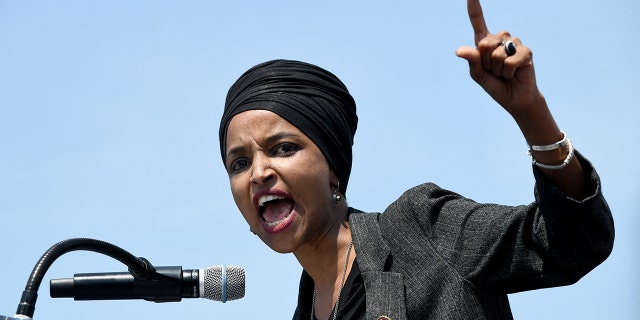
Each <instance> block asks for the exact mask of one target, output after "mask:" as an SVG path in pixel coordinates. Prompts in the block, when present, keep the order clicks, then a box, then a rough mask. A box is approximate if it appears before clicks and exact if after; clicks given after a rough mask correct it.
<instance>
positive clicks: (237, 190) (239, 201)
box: [229, 177, 253, 220]
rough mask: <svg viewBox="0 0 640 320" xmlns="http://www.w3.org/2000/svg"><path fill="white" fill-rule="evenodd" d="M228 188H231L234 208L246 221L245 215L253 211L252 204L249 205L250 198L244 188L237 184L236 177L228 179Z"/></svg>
mask: <svg viewBox="0 0 640 320" xmlns="http://www.w3.org/2000/svg"><path fill="white" fill-rule="evenodd" d="M229 186H230V187H231V195H232V196H233V201H234V202H235V203H236V206H237V207H238V209H239V210H240V212H241V213H242V216H243V217H244V218H245V220H247V215H248V214H249V213H250V212H251V211H252V210H253V204H252V203H251V200H250V196H249V195H248V192H247V191H246V188H245V187H244V186H243V185H242V184H240V183H239V181H238V179H237V177H234V178H231V179H230V181H229ZM248 199H249V200H248Z"/></svg>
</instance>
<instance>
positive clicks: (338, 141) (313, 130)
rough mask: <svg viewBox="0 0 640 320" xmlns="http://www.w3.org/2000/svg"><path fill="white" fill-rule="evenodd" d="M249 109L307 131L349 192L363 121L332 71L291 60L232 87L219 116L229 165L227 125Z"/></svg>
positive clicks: (257, 70) (259, 69) (260, 68)
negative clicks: (354, 149)
mask: <svg viewBox="0 0 640 320" xmlns="http://www.w3.org/2000/svg"><path fill="white" fill-rule="evenodd" d="M248 110H268V111H271V112H273V113H275V114H277V115H279V116H280V117H282V118H283V119H285V120H287V121H288V122H289V123H291V124H292V125H294V126H295V127H297V128H298V129H299V130H300V131H302V132H303V133H304V134H305V135H306V136H307V137H309V139H311V141H313V142H314V143H315V145H316V146H318V148H319V149H320V151H321V152H322V154H323V155H324V157H325V158H326V159H327V162H328V164H329V167H330V169H331V170H332V171H333V172H334V173H335V175H336V176H337V178H338V181H339V182H340V189H341V191H342V192H343V193H344V194H346V190H347V184H348V181H349V175H350V174H351V164H352V160H353V154H352V150H351V147H352V146H353V137H354V135H355V132H356V127H357V125H358V116H357V115H356V104H355V102H354V100H353V97H351V95H350V94H349V91H348V90H347V88H346V86H345V85H344V84H343V83H342V81H340V79H338V78H337V77H336V76H335V75H333V74H332V73H331V72H329V71H327V70H324V69H322V68H320V67H318V66H315V65H312V64H309V63H305V62H300V61H291V60H273V61H267V62H264V63H261V64H258V65H256V66H254V67H253V68H251V69H249V70H248V71H246V72H245V73H244V74H243V75H242V76H240V78H239V79H238V80H236V82H235V83H234V84H233V85H232V86H231V88H230V89H229V92H228V93H227V99H226V102H225V106H224V112H223V114H222V119H221V120H220V131H219V138H220V153H221V155H222V161H223V163H226V143H227V128H228V127H229V123H230V122H231V118H233V116H235V115H237V114H239V113H241V112H244V111H248Z"/></svg>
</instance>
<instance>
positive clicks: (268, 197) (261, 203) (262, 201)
mask: <svg viewBox="0 0 640 320" xmlns="http://www.w3.org/2000/svg"><path fill="white" fill-rule="evenodd" d="M278 199H284V198H283V197H280V196H276V195H273V194H267V195H264V196H262V197H260V199H258V205H259V206H261V207H262V206H264V204H265V203H267V202H269V201H273V200H278Z"/></svg>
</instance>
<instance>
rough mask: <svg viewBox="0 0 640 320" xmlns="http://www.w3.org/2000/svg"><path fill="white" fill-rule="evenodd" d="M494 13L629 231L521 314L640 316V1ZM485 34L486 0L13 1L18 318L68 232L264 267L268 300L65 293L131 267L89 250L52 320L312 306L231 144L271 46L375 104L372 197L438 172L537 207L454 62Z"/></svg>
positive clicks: (366, 168)
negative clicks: (101, 297)
mask: <svg viewBox="0 0 640 320" xmlns="http://www.w3.org/2000/svg"><path fill="white" fill-rule="evenodd" d="M483 5H484V11H485V17H486V19H487V23H488V25H489V28H490V30H492V31H494V32H497V31H501V30H505V29H508V30H509V31H511V33H512V34H513V35H515V36H518V37H520V38H521V39H522V41H523V42H524V43H525V44H526V45H528V46H530V47H531V48H532V50H533V52H534V60H535V64H536V68H537V76H538V82H539V86H540V87H541V90H542V91H543V93H544V94H545V96H546V97H547V100H548V102H549V104H550V106H551V108H552V111H553V112H554V114H555V116H556V120H557V121H558V123H559V124H560V127H561V128H562V129H563V130H564V131H565V132H566V133H567V134H568V135H569V136H570V137H571V138H572V140H573V142H574V145H575V146H576V147H577V148H578V149H579V150H580V151H581V152H582V153H583V154H585V155H586V156H587V157H588V158H589V159H590V160H591V161H592V162H593V163H594V165H595V167H596V169H597V170H598V172H599V173H600V175H601V178H602V181H603V192H604V194H605V196H606V197H607V199H608V201H609V203H610V206H611V208H612V210H613V214H614V217H615V222H616V227H617V238H616V244H615V248H614V252H613V254H612V255H611V257H610V258H609V259H608V260H607V261H606V262H605V263H603V264H602V265H600V266H599V267H598V268H596V269H595V270H594V271H593V272H592V273H590V274H589V275H587V276H586V277H585V278H583V279H582V280H581V281H580V282H578V283H577V284H576V285H573V286H569V287H563V288H554V289H546V290H540V291H534V292H527V293H519V294H514V295H511V296H510V299H511V301H512V308H513V313H514V316H515V318H516V319H518V320H523V319H530V320H533V319H536V320H537V319H594V320H595V319H639V318H640V307H639V305H640V276H639V275H638V270H639V267H640V266H639V263H640V249H639V246H638V244H639V243H640V236H639V234H640V232H638V229H639V228H640V182H638V181H639V178H640V170H639V169H638V163H639V159H640V144H639V143H638V137H640V126H639V125H638V121H639V119H640V112H639V109H640V104H639V103H638V101H640V62H639V59H638V52H639V51H640V47H639V44H640V32H638V31H639V30H640V20H639V19H638V17H637V16H638V12H640V4H639V3H638V2H637V1H632V0H612V1H591V0H587V1H552V0H539V1H505V0H501V1H485V3H483ZM472 41H473V35H472V31H471V26H470V24H469V22H468V20H467V13H466V5H465V1H464V0H456V1H395V2H391V1H385V2H376V1H321V2H310V1H253V2H249V1H224V2H222V1H193V0H187V1H122V0H117V1H80V0H76V1H30V0H22V1H10V0H0V227H1V230H2V240H1V241H0V257H1V258H2V271H3V272H2V273H1V274H0V314H3V315H13V314H14V313H15V309H16V306H17V304H18V302H19V300H20V294H21V293H22V290H23V289H24V285H25V283H26V280H27V278H28V276H29V273H30V272H31V269H32V268H33V266H34V265H35V263H36V261H37V260H38V259H39V258H40V256H41V255H42V254H43V253H44V252H45V251H46V250H47V249H48V248H49V247H50V246H51V245H53V244H54V243H56V242H58V241H61V240H64V239H67V238H73V237H91V238H97V239H101V240H105V241H108V242H111V243H113V244H116V245H119V246H121V247H123V248H124V249H126V250H128V251H130V252H131V253H133V254H135V255H137V256H143V257H146V258H148V259H149V260H150V261H151V262H152V263H154V264H155V265H182V266H183V267H185V268H202V267H207V266H210V265H217V264H235V265H239V266H242V267H244V268H245V269H246V272H247V293H246V297H245V298H244V299H242V300H238V301H233V302H229V303H227V304H222V303H217V302H210V301H207V300H202V299H191V300H183V301H182V302H180V303H168V304H154V303H151V302H146V301H112V302H75V301H73V300H69V299H52V298H50V297H49V293H48V290H49V285H48V282H49V280H50V279H52V278H64V277H71V276H73V274H74V273H86V272H103V271H104V272H106V271H125V269H126V268H125V267H124V266H123V265H121V264H120V263H118V262H115V261H114V260H112V259H110V258H108V257H105V256H102V255H99V254H97V253H90V252H74V253H70V254H67V255H65V256H63V257H62V258H60V259H59V260H58V261H56V263H54V265H53V267H52V268H51V269H50V271H49V272H48V273H47V274H46V276H45V281H44V283H43V286H42V287H41V288H40V291H39V292H40V297H39V300H38V303H37V305H36V312H35V318H36V319H40V318H41V319H96V320H99V319H112V318H114V317H120V316H125V317H127V318H138V319H176V318H181V319H191V318H197V319H207V318H228V319H248V318H253V317H257V316H259V317H261V318H266V319H289V318H291V315H292V313H293V309H294V306H295V303H296V297H297V285H298V279H299V273H300V266H299V265H298V264H297V262H296V261H295V259H294V257H293V256H292V255H280V254H277V253H273V252H271V251H270V250H269V249H268V248H267V247H266V246H265V245H264V244H262V242H260V241H259V240H258V239H257V238H256V237H255V236H253V235H252V234H251V233H250V232H249V230H248V227H247V225H246V223H245V222H244V220H243V219H242V217H241V215H240V214H239V213H238V210H237V209H236V207H235V205H234V203H233V201H232V198H231V195H230V192H229V188H228V181H227V176H226V173H225V171H224V169H223V167H222V164H221V160H220V158H219V153H218V141H217V130H218V121H219V118H220V115H221V110H222V107H223V103H224V98H225V94H226V91H227V89H228V87H229V86H230V85H231V83H232V82H233V81H234V80H235V79H236V78H237V77H238V76H239V75H240V74H241V73H242V72H244V71H245V70H246V69H247V68H249V67H251V66H253V65H255V64H257V63H259V62H262V61H265V60H269V59H274V58H289V59H299V60H304V61H308V62H312V63H315V64H318V65H320V66H323V67H325V68H327V69H329V70H331V71H333V72H334V73H335V74H337V75H338V76H339V77H340V78H341V79H342V80H343V81H344V82H345V83H346V84H347V86H348V87H349V89H350V91H351V92H352V94H353V96H354V97H355V99H356V101H357V103H358V108H359V116H360V125H359V128H358V133H357V134H356V142H355V148H354V157H355V160H354V170H353V174H352V177H351V181H350V183H349V194H348V200H349V204H350V205H351V206H353V207H356V208H359V209H362V210H365V211H381V210H383V209H384V208H385V207H386V205H387V204H389V203H390V202H391V201H392V200H394V199H395V198H396V197H397V196H399V195H400V194H401V193H402V192H403V191H404V190H406V189H408V188H409V187H411V186H414V185H416V184H419V183H422V182H426V181H432V182H435V183H437V184H439V185H441V186H443V187H446V188H449V189H453V190H455V191H457V192H459V193H462V194H463V195H466V196H468V197H471V198H473V199H475V200H477V201H482V202H497V203H504V204H523V203H528V202H530V201H532V200H533V178H532V175H531V169H530V159H529V158H528V156H527V155H526V149H527V146H526V144H525V142H524V139H523V138H522V137H521V135H520V132H519V131H518V128H517V127H516V125H515V123H514V122H513V121H511V119H510V118H509V117H508V115H507V114H506V113H505V112H504V111H503V110H501V109H500V107H499V106H497V105H496V104H495V103H493V101H491V99H490V98H488V97H487V96H486V95H485V94H484V92H482V90H481V89H480V88H479V87H477V86H476V85H475V83H473V81H472V80H471V79H470V78H469V77H468V71H467V65H466V62H465V61H463V60H460V59H459V58H457V57H456V56H455V55H454V51H455V49H456V48H457V47H458V46H461V45H472V44H473V42H472Z"/></svg>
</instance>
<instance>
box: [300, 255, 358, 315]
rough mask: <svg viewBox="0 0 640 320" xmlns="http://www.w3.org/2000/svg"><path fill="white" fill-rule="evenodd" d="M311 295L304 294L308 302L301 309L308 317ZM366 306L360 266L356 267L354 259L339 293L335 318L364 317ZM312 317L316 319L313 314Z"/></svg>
mask: <svg viewBox="0 0 640 320" xmlns="http://www.w3.org/2000/svg"><path fill="white" fill-rule="evenodd" d="M312 295H313V293H311V296H310V295H309V294H306V296H307V298H308V301H309V303H307V304H306V305H307V307H305V310H304V311H303V314H307V315H309V318H310V317H311V300H312ZM305 300H307V299H305ZM366 306H367V302H366V298H365V291H364V280H363V279H362V274H361V273H360V268H358V262H357V261H356V260H354V261H353V265H352V266H351V271H350V272H349V276H347V279H346V280H345V282H344V286H343V287H342V291H341V293H340V303H339V305H338V317H337V319H349V320H358V319H365V311H366ZM332 314H333V313H332ZM314 319H316V320H318V319H317V318H316V317H315V316H314Z"/></svg>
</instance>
